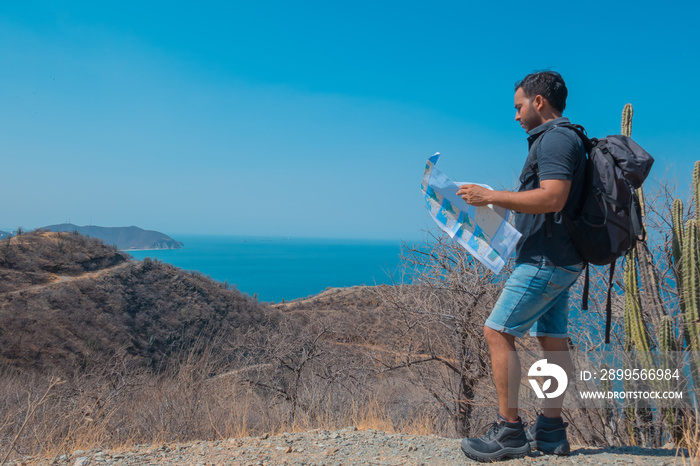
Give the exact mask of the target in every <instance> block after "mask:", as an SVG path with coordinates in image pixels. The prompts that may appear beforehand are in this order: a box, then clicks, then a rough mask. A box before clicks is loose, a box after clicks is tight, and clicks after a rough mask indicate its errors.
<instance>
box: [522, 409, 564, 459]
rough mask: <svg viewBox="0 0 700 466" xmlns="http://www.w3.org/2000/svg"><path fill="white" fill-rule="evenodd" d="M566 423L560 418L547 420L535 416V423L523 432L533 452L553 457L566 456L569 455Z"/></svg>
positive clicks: (546, 418)
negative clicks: (552, 455)
mask: <svg viewBox="0 0 700 466" xmlns="http://www.w3.org/2000/svg"><path fill="white" fill-rule="evenodd" d="M568 425H569V423H568V422H564V421H563V420H562V418H560V417H558V418H549V417H544V416H543V415H541V414H540V415H539V416H537V421H536V422H535V423H534V424H533V425H532V426H530V428H529V429H528V430H527V431H526V432H525V435H527V440H528V442H530V446H531V447H532V448H533V449H535V450H540V451H542V452H544V453H553V454H555V455H568V454H569V453H571V447H570V446H569V441H568V440H567V439H566V427H567V426H568Z"/></svg>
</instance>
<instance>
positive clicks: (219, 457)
mask: <svg viewBox="0 0 700 466" xmlns="http://www.w3.org/2000/svg"><path fill="white" fill-rule="evenodd" d="M459 443H460V442H459V440H458V439H451V438H443V437H436V436H417V435H405V434H387V433H384V432H379V431H374V430H364V431H358V430H357V429H355V428H354V427H350V428H346V429H341V430H338V431H327V430H319V429H317V430H313V431H310V432H302V433H283V434H280V435H274V436H267V435H263V436H262V437H246V438H240V439H230V440H222V441H213V442H203V441H202V442H189V443H177V444H164V445H159V446H151V445H139V446H136V447H134V448H131V449H129V450H124V451H102V450H91V451H75V452H73V454H71V455H62V456H60V457H58V458H53V459H51V458H48V459H47V458H43V459H41V458H25V459H24V460H23V461H16V462H13V463H10V464H13V465H15V466H19V465H33V464H42V465H43V464H46V465H60V466H64V465H66V466H93V465H95V466H98V465H99V466H102V465H124V466H126V465H156V464H157V465H162V464H167V465H193V466H197V465H290V466H291V465H299V466H301V465H329V466H335V465H396V466H399V465H401V466H403V465H436V466H442V465H462V464H466V463H471V464H478V463H475V462H473V461H471V460H469V459H468V458H466V457H465V456H464V455H463V454H462V452H461V450H460V448H459ZM502 464H507V465H549V464H560V465H574V464H589V465H599V464H603V465H607V464H615V465H625V464H634V465H649V466H651V465H673V464H679V465H682V464H684V461H683V459H682V458H681V457H679V456H676V451H675V450H673V449H657V450H650V449H642V448H632V447H626V448H606V449H593V448H575V447H574V448H573V451H572V455H571V456H570V457H556V456H542V455H538V454H536V453H532V454H531V455H530V456H528V457H526V458H522V459H517V460H510V461H505V462H503V463H502ZM685 464H688V465H690V464H691V462H690V461H688V460H686V461H685Z"/></svg>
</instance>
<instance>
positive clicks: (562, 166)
mask: <svg viewBox="0 0 700 466" xmlns="http://www.w3.org/2000/svg"><path fill="white" fill-rule="evenodd" d="M561 123H569V119H568V118H557V119H555V120H551V121H548V122H547V123H545V124H543V125H540V126H538V127H537V128H535V129H533V130H531V131H530V132H529V134H530V137H529V138H528V143H529V147H530V152H529V154H528V156H527V160H526V161H525V165H524V166H523V171H522V174H521V175H520V189H519V191H529V190H531V189H536V188H538V187H539V185H540V181H543V180H570V181H571V190H570V191H569V197H568V198H567V200H566V204H565V205H564V211H565V212H567V214H569V215H570V216H573V215H574V213H575V210H576V208H577V206H578V203H579V201H580V199H581V194H582V190H583V181H584V175H585V162H586V150H585V149H584V146H583V142H582V141H581V138H579V136H578V135H577V134H576V132H575V131H574V130H573V129H571V128H566V127H556V128H555V126H557V125H558V124H561ZM552 128H553V129H552ZM547 130H549V131H547ZM545 131H546V134H544V135H543V133H545ZM540 137H541V138H542V139H541V140H540V141H539V142H538V143H537V144H535V141H537V139H538V138H540ZM533 149H534V150H533ZM546 217H547V215H545V214H522V213H516V214H515V219H514V220H515V228H517V229H518V231H519V232H520V233H522V235H523V236H522V237H521V238H520V241H519V242H518V246H517V249H516V262H518V263H530V264H539V263H541V262H542V260H543V259H544V262H545V263H546V264H548V265H557V266H564V265H573V264H578V263H580V262H582V261H583V259H581V256H580V255H579V254H578V252H576V249H575V248H574V245H573V243H572V242H571V236H570V235H569V231H568V230H567V227H566V224H565V223H564V220H563V219H562V218H561V214H560V213H559V212H557V213H554V214H552V215H551V216H550V218H551V221H546V220H545V219H546Z"/></svg>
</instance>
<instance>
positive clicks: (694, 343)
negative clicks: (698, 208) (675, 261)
mask: <svg viewBox="0 0 700 466" xmlns="http://www.w3.org/2000/svg"><path fill="white" fill-rule="evenodd" d="M698 256H700V251H699V250H698V222H697V221H696V220H695V219H691V220H688V223H686V225H685V233H684V238H683V258H682V259H681V264H682V270H683V303H684V305H685V306H684V307H685V312H684V314H685V325H686V342H687V344H688V348H689V349H690V350H691V351H698V350H700V341H698V337H699V334H700V328H699V327H700V324H699V322H700V321H699V320H698V319H700V313H699V312H698V308H700V290H698V287H700V276H699V275H698V267H699V266H700V257H698Z"/></svg>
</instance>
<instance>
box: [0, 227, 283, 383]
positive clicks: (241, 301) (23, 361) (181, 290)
mask: <svg viewBox="0 0 700 466" xmlns="http://www.w3.org/2000/svg"><path fill="white" fill-rule="evenodd" d="M274 315H276V311H271V310H266V308H265V307H264V306H263V305H260V304H257V303H255V302H254V301H253V300H252V299H251V298H250V297H248V296H246V295H243V294H242V293H240V292H238V291H237V290H235V289H228V287H227V286H226V285H224V284H222V283H219V282H215V281H213V280H211V279H209V278H206V277H204V276H202V275H200V274H197V273H191V272H186V271H183V270H180V269H177V268H175V267H173V266H171V265H168V264H163V263H161V262H157V261H151V260H145V261H143V262H141V261H131V260H129V259H128V257H127V256H126V255H125V254H124V253H122V252H120V251H119V250H118V249H117V248H116V247H114V246H108V245H106V244H104V243H103V242H102V241H100V240H99V239H96V238H89V237H85V236H82V235H78V234H74V233H54V232H46V231H36V232H32V233H26V234H23V235H21V236H16V237H13V238H10V239H4V240H0V362H2V363H4V364H5V365H9V366H14V367H18V368H23V369H30V368H32V369H46V368H52V369H56V370H60V371H62V372H65V371H71V370H74V369H76V368H80V367H85V366H87V365H90V364H91V363H98V364H99V363H100V362H103V361H106V360H108V359H110V358H113V357H115V356H117V355H121V356H122V357H123V358H124V359H125V360H126V361H127V362H128V364H131V365H134V366H142V367H156V366H157V365H158V364H162V363H164V362H166V361H167V359H168V358H169V357H170V356H172V355H174V354H176V353H178V352H179V351H181V350H185V351H188V350H190V349H191V348H193V346H194V342H195V341H196V340H197V339H198V338H201V337H202V336H203V335H213V334H215V333H216V334H217V335H220V336H221V338H225V339H226V340H227V341H229V342H233V341H234V340H235V339H236V337H237V335H240V333H241V332H242V331H244V330H245V329H247V328H249V327H251V326H257V325H261V324H264V323H269V322H270V320H271V319H272V320H274Z"/></svg>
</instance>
